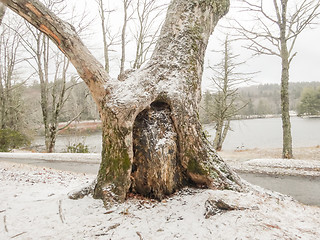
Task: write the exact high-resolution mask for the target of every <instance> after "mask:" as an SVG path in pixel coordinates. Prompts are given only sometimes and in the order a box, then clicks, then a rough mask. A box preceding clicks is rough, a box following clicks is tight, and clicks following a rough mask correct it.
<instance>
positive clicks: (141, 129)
mask: <svg viewBox="0 0 320 240" xmlns="http://www.w3.org/2000/svg"><path fill="white" fill-rule="evenodd" d="M1 2H4V3H5V4H6V5H7V6H8V7H9V8H10V9H12V10H14V11H15V12H17V13H18V14H19V15H21V16H22V17H24V18H25V19H27V20H28V21H29V22H30V23H32V24H33V25H34V26H35V27H36V28H38V29H40V30H41V31H43V32H44V33H46V34H47V35H48V36H49V37H50V38H51V39H52V41H53V42H54V43H55V44H56V45H57V46H58V47H59V48H60V49H61V50H62V51H63V52H64V54H65V55H66V56H68V58H69V59H70V61H71V62H72V63H73V65H74V66H75V68H76V69H77V71H78V73H79V75H80V76H81V78H82V79H83V80H84V81H85V82H86V84H87V85H88V87H89V89H90V91H91V94H92V96H93V98H94V100H95V102H96V103H97V106H98V108H99V112H100V116H101V120H102V123H103V150H102V162H101V165H100V170H99V173H98V177H97V184H96V186H95V191H94V197H96V198H101V199H103V201H104V203H105V206H106V207H110V205H112V204H113V203H114V202H122V201H124V200H125V199H126V196H127V193H128V192H130V191H131V192H136V193H141V194H143V195H145V196H151V197H156V198H158V199H161V198H163V196H164V195H167V194H170V193H173V192H174V191H176V190H177V189H180V188H181V187H183V186H186V185H193V186H202V187H204V186H205V187H209V188H213V189H226V188H227V189H234V190H240V189H243V184H242V182H241V180H240V179H239V178H238V177H237V175H236V174H235V173H234V172H233V171H232V170H230V169H229V168H228V166H227V165H226V164H225V163H224V162H223V160H222V159H221V158H220V157H219V156H218V155H217V153H216V152H215V151H214V150H213V149H212V148H211V145H210V144H209V142H208V140H207V139H206V137H205V135H204V134H203V132H202V130H201V129H202V128H201V124H200V122H199V118H198V106H199V101H200V95H201V91H200V85H201V77H202V71H203V59H204V54H205V51H206V47H207V44H208V40H209V37H210V35H211V33H212V31H213V29H214V27H215V25H216V24H217V22H218V20H219V19H220V18H221V17H222V16H223V15H225V13H226V12H227V11H228V8H229V2H228V1H225V0H219V1H217V0H214V1H202V0H197V1H190V0H172V2H171V4H170V6H169V9H168V14H167V18H166V21H165V23H164V25H163V27H162V30H161V34H160V37H159V40H158V42H157V45H156V47H155V51H154V53H153V55H152V57H151V59H150V60H149V62H148V63H147V64H146V66H145V67H144V68H143V69H139V70H137V71H135V72H132V73H131V74H128V75H127V76H126V77H125V79H123V80H124V81H117V80H114V79H111V78H110V77H109V75H108V74H107V72H106V71H105V69H104V67H103V66H102V65H101V64H100V63H99V62H98V61H97V60H96V59H95V58H94V57H93V56H92V54H91V53H90V52H89V51H88V50H87V48H86V47H85V46H84V45H83V43H82V41H81V40H80V39H79V37H78V35H77V33H76V32H75V31H74V29H73V27H72V26H70V24H68V23H66V22H64V21H62V20H61V19H59V18H58V17H57V16H56V15H54V14H53V13H52V12H50V11H49V10H48V9H47V8H46V7H44V5H42V4H41V3H40V2H39V1H37V0H14V1H11V0H1Z"/></svg>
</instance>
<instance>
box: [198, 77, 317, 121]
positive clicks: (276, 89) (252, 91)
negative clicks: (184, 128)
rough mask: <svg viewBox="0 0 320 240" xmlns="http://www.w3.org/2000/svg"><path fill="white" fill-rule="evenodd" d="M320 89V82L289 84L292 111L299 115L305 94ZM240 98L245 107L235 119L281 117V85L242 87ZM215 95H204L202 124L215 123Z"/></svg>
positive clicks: (206, 93)
mask: <svg viewBox="0 0 320 240" xmlns="http://www.w3.org/2000/svg"><path fill="white" fill-rule="evenodd" d="M319 88H320V83H319V82H297V83H290V84H289V96H290V110H291V111H294V112H296V113H299V106H300V103H301V98H302V95H303V92H305V91H307V90H310V89H314V90H317V89H319ZM238 93H239V96H238V99H237V103H236V104H238V105H239V106H241V105H245V106H244V107H243V108H242V109H241V110H240V111H239V113H238V115H237V116H236V117H235V118H236V119H241V118H259V117H265V116H266V115H280V114H281V104H280V85H279V84H260V85H252V86H248V87H241V88H239V90H238ZM214 94H215V93H211V92H209V91H206V92H204V93H203V95H202V101H201V107H200V119H201V121H202V123H212V122H214V120H213V117H212V114H211V112H212V111H213V109H214V107H215V106H214V101H213V97H214Z"/></svg>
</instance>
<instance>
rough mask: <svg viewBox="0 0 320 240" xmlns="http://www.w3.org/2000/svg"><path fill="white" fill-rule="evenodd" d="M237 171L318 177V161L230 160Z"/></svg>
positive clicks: (319, 169)
mask: <svg viewBox="0 0 320 240" xmlns="http://www.w3.org/2000/svg"><path fill="white" fill-rule="evenodd" d="M229 164H230V166H231V167H232V168H233V169H234V170H235V171H237V172H244V173H246V172H250V173H264V174H276V175H291V176H315V177H320V161H316V160H298V159H252V160H248V161H243V162H235V161H233V162H230V163H229Z"/></svg>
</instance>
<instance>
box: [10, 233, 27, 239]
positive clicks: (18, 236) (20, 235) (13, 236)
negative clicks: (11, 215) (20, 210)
mask: <svg viewBox="0 0 320 240" xmlns="http://www.w3.org/2000/svg"><path fill="white" fill-rule="evenodd" d="M25 233H26V232H22V233H19V234H17V235H14V236H13V237H11V238H16V237H19V236H21V235H22V234H25Z"/></svg>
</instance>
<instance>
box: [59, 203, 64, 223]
mask: <svg viewBox="0 0 320 240" xmlns="http://www.w3.org/2000/svg"><path fill="white" fill-rule="evenodd" d="M61 203H62V200H61V199H60V200H59V216H60V219H61V222H62V223H64V216H63V213H62V207H61Z"/></svg>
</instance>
